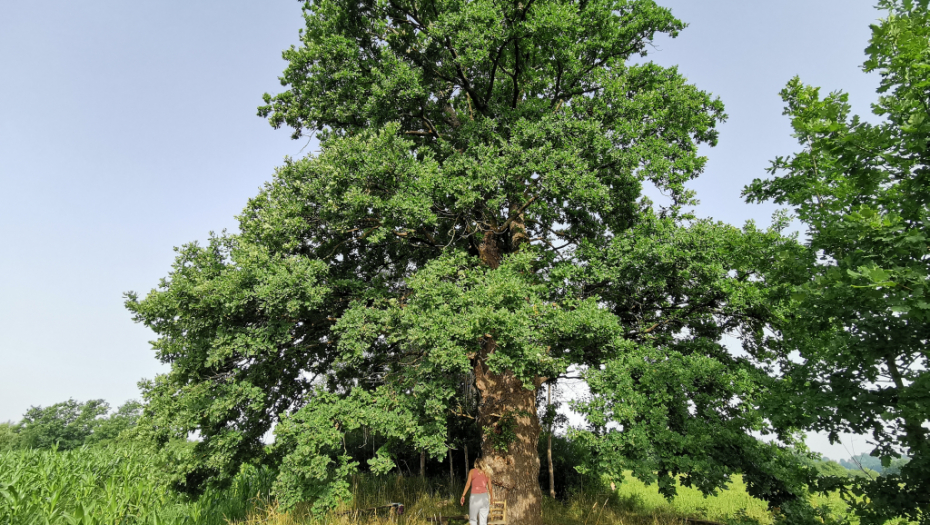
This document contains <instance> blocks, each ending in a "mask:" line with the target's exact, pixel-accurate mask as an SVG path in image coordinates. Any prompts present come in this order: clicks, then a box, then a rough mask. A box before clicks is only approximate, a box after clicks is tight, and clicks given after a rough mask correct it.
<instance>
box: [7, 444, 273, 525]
mask: <svg viewBox="0 0 930 525" xmlns="http://www.w3.org/2000/svg"><path fill="white" fill-rule="evenodd" d="M272 479H273V478H272V475H271V474H270V473H269V472H268V471H265V470H258V469H254V468H253V469H246V470H245V471H244V472H243V473H242V474H240V475H239V476H238V477H237V478H236V480H235V482H234V483H233V485H232V486H231V487H230V488H229V489H226V490H223V491H214V492H207V493H206V494H204V495H203V496H201V497H200V498H198V499H197V500H196V501H188V500H186V499H185V498H183V497H182V496H179V495H177V494H175V493H173V492H171V490H170V489H169V488H168V486H167V485H166V483H165V482H164V481H163V480H162V479H161V478H160V476H159V469H158V468H157V466H156V465H155V464H154V463H153V462H152V460H151V456H150V455H149V454H145V453H143V451H142V450H141V449H138V448H134V447H131V446H108V447H92V448H81V449H76V450H70V451H67V452H58V451H54V450H17V451H12V452H6V453H3V454H0V525H34V524H35V525H39V524H41V525H91V524H93V525H149V524H150V525H162V524H164V525H181V524H184V525H188V524H190V525H201V524H203V525H213V524H217V525H218V524H225V523H227V522H228V521H229V520H233V519H237V518H240V517H243V516H246V515H247V513H248V512H249V511H250V510H251V509H252V508H253V507H254V506H255V503H256V498H257V497H259V498H260V497H261V495H262V494H265V495H267V494H268V489H269V487H270V485H271V481H272Z"/></svg>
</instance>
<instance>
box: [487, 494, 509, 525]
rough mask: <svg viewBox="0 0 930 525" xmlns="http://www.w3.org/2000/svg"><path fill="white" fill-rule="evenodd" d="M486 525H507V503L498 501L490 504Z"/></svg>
mask: <svg viewBox="0 0 930 525" xmlns="http://www.w3.org/2000/svg"><path fill="white" fill-rule="evenodd" d="M488 525H507V501H506V500H499V501H495V502H494V503H493V504H491V510H489V511H488Z"/></svg>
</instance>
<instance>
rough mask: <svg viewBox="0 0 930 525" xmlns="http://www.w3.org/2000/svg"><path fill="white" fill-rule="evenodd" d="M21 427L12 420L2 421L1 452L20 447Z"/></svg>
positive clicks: (0, 425)
mask: <svg viewBox="0 0 930 525" xmlns="http://www.w3.org/2000/svg"><path fill="white" fill-rule="evenodd" d="M19 441H20V437H19V427H18V426H17V425H16V424H15V423H13V422H12V421H6V422H4V423H0V452H7V451H9V450H13V449H15V448H19Z"/></svg>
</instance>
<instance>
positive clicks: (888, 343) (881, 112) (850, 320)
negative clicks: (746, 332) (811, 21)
mask: <svg viewBox="0 0 930 525" xmlns="http://www.w3.org/2000/svg"><path fill="white" fill-rule="evenodd" d="M879 7H880V8H882V9H885V10H886V11H887V18H885V19H883V20H881V21H880V23H878V24H876V25H874V26H873V27H872V39H871V40H870V42H869V47H868V48H867V49H866V52H867V54H868V59H867V60H866V62H865V65H864V69H865V70H866V71H869V72H871V71H875V72H878V73H879V74H880V75H881V84H880V87H879V90H878V91H879V93H880V94H881V96H880V98H879V101H878V102H877V103H876V104H875V105H873V112H874V113H875V114H876V115H877V116H879V117H882V119H883V120H882V121H881V122H880V123H879V124H870V123H868V122H865V121H863V120H861V119H860V118H859V117H858V116H850V111H851V108H850V106H849V104H848V101H847V100H848V99H847V96H846V95H845V94H843V93H838V92H837V93H831V94H830V95H828V96H826V97H824V98H821V97H820V94H819V90H818V89H817V88H814V87H810V86H806V85H804V84H802V83H801V82H800V80H798V79H794V80H792V81H791V82H789V84H788V86H787V87H786V88H785V90H784V91H783V92H782V97H783V98H784V100H785V102H786V104H787V107H786V109H785V113H786V114H788V115H790V117H791V122H792V126H793V127H794V130H795V136H796V137H797V138H798V142H799V143H800V144H801V146H802V147H803V148H804V150H803V151H802V152H800V153H797V154H795V155H792V156H789V157H785V158H781V157H779V158H778V159H776V160H775V161H774V162H773V164H772V167H771V169H770V173H771V174H772V175H773V178H771V179H768V180H765V181H762V180H756V181H755V182H753V184H752V185H750V186H749V187H748V188H747V189H746V192H745V194H746V196H747V197H748V199H749V200H751V201H762V200H773V201H774V202H776V203H780V204H788V205H790V206H792V207H793V208H794V210H795V212H796V213H797V215H798V217H799V218H800V219H801V220H802V221H803V222H804V223H805V224H806V225H807V227H808V235H809V238H810V240H809V242H808V247H809V249H810V251H811V253H812V254H817V256H818V260H817V261H816V262H813V261H810V260H809V259H808V260H802V261H799V262H800V263H801V264H802V265H803V266H804V267H805V269H806V271H807V272H809V274H810V275H811V276H812V278H811V279H809V280H808V282H807V283H805V284H803V285H801V286H799V287H798V288H797V289H796V290H795V293H794V298H795V300H796V301H797V303H796V307H795V309H794V312H793V315H792V316H791V319H790V321H789V322H788V323H786V324H785V325H784V326H783V329H782V332H781V333H782V335H783V337H784V346H783V350H782V355H781V363H780V366H781V368H782V370H783V371H784V373H785V375H786V377H787V378H788V381H787V382H785V383H784V386H785V389H784V393H783V395H781V396H773V398H772V408H773V413H775V414H777V415H775V416H773V417H775V418H776V419H781V420H783V421H791V422H792V423H793V424H802V425H804V426H807V427H810V428H812V429H816V430H823V431H827V432H829V433H830V435H831V438H832V439H834V440H836V439H837V436H838V433H839V432H853V433H866V434H871V436H872V438H873V441H874V443H875V444H876V446H877V448H876V450H875V452H873V454H874V455H875V456H876V457H877V458H880V460H881V463H882V465H884V466H888V465H889V464H890V462H891V461H892V460H894V459H895V458H898V457H900V455H901V454H902V453H905V454H908V455H910V456H911V457H912V460H911V462H910V463H909V464H908V465H907V466H904V467H902V468H901V469H900V474H899V475H894V476H883V477H881V478H876V479H874V480H867V481H864V482H863V484H862V485H861V487H860V489H859V490H858V493H859V494H862V495H867V496H868V498H867V499H862V498H859V499H857V501H858V502H860V503H857V505H858V510H859V512H860V514H861V517H862V518H863V519H864V520H865V521H866V522H869V523H881V522H882V521H884V520H885V519H888V518H891V517H893V516H896V515H901V516H905V517H907V518H908V519H911V520H917V521H919V520H923V521H924V522H925V521H926V520H927V519H928V517H927V516H928V509H930V474H928V473H930V439H928V435H927V433H928V429H927V428H926V422H927V421H928V420H930V403H928V402H927V400H928V399H930V373H928V354H927V351H926V349H927V345H926V341H927V326H928V321H930V297H928V293H927V292H928V288H927V284H928V271H927V250H928V246H930V241H928V237H927V231H928V225H930V222H928V221H930V170H928V165H930V163H928V161H930V157H928V153H930V152H928V140H930V118H928V113H930V111H928V100H930V66H928V57H930V13H928V9H927V2H926V1H917V2H914V1H910V0H905V1H900V0H882V1H880V2H879ZM795 351H796V352H798V353H799V355H800V359H794V358H792V357H791V356H792V355H793V354H792V352H795ZM866 502H868V503H866Z"/></svg>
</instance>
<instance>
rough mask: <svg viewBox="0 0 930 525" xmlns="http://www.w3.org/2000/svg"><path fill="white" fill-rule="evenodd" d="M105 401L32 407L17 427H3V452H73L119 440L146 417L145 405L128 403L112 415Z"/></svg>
mask: <svg viewBox="0 0 930 525" xmlns="http://www.w3.org/2000/svg"><path fill="white" fill-rule="evenodd" d="M109 412H110V404H109V403H107V402H106V401H104V400H102V399H94V400H91V401H86V402H84V403H81V402H78V401H75V400H73V399H69V400H68V401H65V402H62V403H56V404H54V405H51V406H48V407H31V408H30V409H29V410H28V411H27V412H26V414H25V415H24V416H23V420H22V421H21V422H20V423H19V424H17V425H13V424H12V423H3V424H0V452H2V451H5V450H12V449H15V448H40V449H48V448H52V447H56V449H57V450H71V449H74V448H78V447H80V446H82V445H90V444H94V443H100V442H103V441H107V440H115V439H117V438H119V437H120V435H121V434H123V435H124V437H126V438H127V439H128V433H126V431H128V430H130V429H133V428H134V427H135V426H136V425H137V424H138V422H139V418H140V417H141V415H142V403H140V402H138V401H134V400H130V401H127V402H126V403H125V404H123V405H122V406H120V407H119V408H118V409H117V410H116V412H114V413H113V414H110V413H109Z"/></svg>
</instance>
